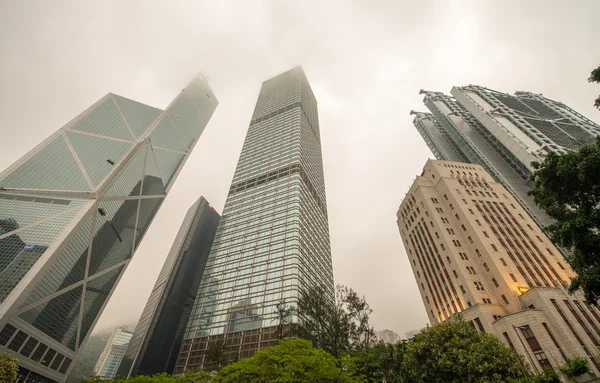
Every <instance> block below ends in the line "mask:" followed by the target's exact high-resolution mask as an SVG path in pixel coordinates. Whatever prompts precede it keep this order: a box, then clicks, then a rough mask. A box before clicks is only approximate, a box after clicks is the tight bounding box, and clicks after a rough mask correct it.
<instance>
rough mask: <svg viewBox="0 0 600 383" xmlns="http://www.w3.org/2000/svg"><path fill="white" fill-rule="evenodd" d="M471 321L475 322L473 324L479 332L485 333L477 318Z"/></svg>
mask: <svg viewBox="0 0 600 383" xmlns="http://www.w3.org/2000/svg"><path fill="white" fill-rule="evenodd" d="M473 320H474V321H475V324H476V325H477V328H478V329H479V331H481V332H485V329H484V328H483V324H481V320H479V318H475V319H473Z"/></svg>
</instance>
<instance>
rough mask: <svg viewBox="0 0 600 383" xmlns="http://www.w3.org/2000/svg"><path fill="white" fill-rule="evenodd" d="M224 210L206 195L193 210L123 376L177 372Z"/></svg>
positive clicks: (137, 333)
mask: <svg viewBox="0 0 600 383" xmlns="http://www.w3.org/2000/svg"><path fill="white" fill-rule="evenodd" d="M219 219H220V216H219V214H218V213H217V212H216V211H215V209H214V208H213V207H212V206H210V204H209V203H208V201H207V200H206V199H205V198H204V197H200V198H199V199H198V200H197V201H196V202H195V203H194V204H193V205H192V206H191V207H190V208H189V210H188V212H187V214H186V215H185V218H184V219H183V223H182V224H181V227H180V228H179V232H178V233H177V236H176V237H175V241H174V242H173V245H172V246H171V250H170V251H169V254H168V255H167V259H166V260H165V263H164V265H163V268H162V270H161V271H160V274H159V275H158V278H157V280H156V283H155V284H154V288H153V289H152V292H151V294H150V297H149V298H148V302H147V303H146V306H145V307H144V311H143V312H142V315H141V317H140V320H139V322H138V324H137V326H136V329H135V333H134V335H133V339H132V340H131V342H130V343H129V347H128V349H127V353H126V354H125V357H124V358H123V361H122V362H121V367H119V376H122V377H128V376H136V375H154V374H157V373H160V372H167V373H169V374H172V373H173V370H174V368H175V363H176V362H177V355H178V354H179V349H180V348H181V342H182V341H183V335H184V332H185V328H186V326H187V323H188V320H189V318H190V313H191V309H192V307H193V305H194V298H195V297H196V293H197V292H198V286H199V285H200V279H201V278H202V274H203V273H204V268H205V266H206V262H207V260H208V254H209V253H210V248H211V246H212V243H213V239H214V237H215V233H216V231H217V225H218V224H219Z"/></svg>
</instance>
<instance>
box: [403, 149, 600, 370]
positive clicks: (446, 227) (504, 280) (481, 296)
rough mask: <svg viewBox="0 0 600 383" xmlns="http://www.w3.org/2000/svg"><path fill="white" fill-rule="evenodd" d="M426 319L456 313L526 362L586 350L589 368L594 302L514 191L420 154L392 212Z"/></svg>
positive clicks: (594, 348)
mask: <svg viewBox="0 0 600 383" xmlns="http://www.w3.org/2000/svg"><path fill="white" fill-rule="evenodd" d="M397 217H398V228H399V230H400V235H401V237H402V240H403V242H404V247H405V248H406V253H407V255H408V259H409V261H410V265H411V267H412V269H413V273H414V276H415V279H416V282H417V284H418V287H419V291H420V293H421V297H422V299H423V303H424V304H425V308H426V311H427V314H428V316H429V320H430V321H431V323H432V324H435V323H440V322H443V321H445V320H448V319H449V318H453V317H455V316H457V314H459V313H460V316H461V317H462V318H463V319H464V320H466V321H470V322H471V323H472V324H473V326H474V328H475V329H477V330H478V331H480V332H487V333H490V334H493V335H495V336H497V337H498V338H499V339H500V340H501V341H503V342H505V343H506V344H507V345H509V346H510V347H513V348H514V349H516V350H517V351H518V352H519V353H520V354H522V355H523V356H524V357H525V360H527V361H528V362H529V363H530V364H531V366H532V367H533V369H534V370H538V371H542V370H543V369H546V368H550V369H554V370H555V371H556V370H557V368H558V367H559V366H560V365H562V364H564V363H565V361H566V359H567V358H572V357H575V356H580V357H584V358H587V359H588V361H589V365H590V368H591V369H592V371H594V372H595V373H596V374H598V373H599V372H600V366H599V363H598V360H597V359H596V355H597V354H598V346H600V310H599V309H598V308H597V307H595V306H591V305H588V304H587V303H586V301H585V299H584V297H583V295H582V294H581V293H580V292H577V293H574V294H570V293H569V292H568V287H569V284H570V282H571V280H572V278H573V277H574V276H575V273H574V272H573V270H572V269H571V268H570V267H569V265H568V264H566V263H565V261H564V258H563V257H562V255H561V254H560V253H559V252H558V250H557V249H556V247H554V245H553V244H552V242H551V241H550V240H549V239H548V238H547V237H546V235H545V234H544V232H543V231H542V230H541V229H540V228H539V226H537V225H536V223H535V222H534V221H533V220H532V219H531V217H530V216H529V215H528V214H527V213H526V212H525V210H524V209H523V207H521V205H520V204H519V203H518V201H517V200H516V199H515V198H514V197H513V196H512V195H511V194H510V193H509V192H508V191H507V190H506V188H504V187H503V186H502V185H501V184H499V183H498V182H496V181H495V180H494V179H493V178H492V177H491V175H490V174H488V173H487V172H486V171H485V170H484V168H483V167H482V166H480V165H476V164H467V163H460V162H450V161H432V160H430V161H428V162H427V164H426V165H425V167H424V169H423V173H422V174H421V175H420V176H418V177H417V179H416V180H415V182H414V183H413V185H412V186H411V188H410V190H409V191H408V193H407V194H406V196H405V198H404V200H403V201H402V204H401V205H400V208H399V210H398V213H397Z"/></svg>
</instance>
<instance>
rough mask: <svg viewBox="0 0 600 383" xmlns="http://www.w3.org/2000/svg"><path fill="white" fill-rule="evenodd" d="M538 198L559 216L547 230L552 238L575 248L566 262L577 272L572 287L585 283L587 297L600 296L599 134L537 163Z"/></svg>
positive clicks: (594, 300)
mask: <svg viewBox="0 0 600 383" xmlns="http://www.w3.org/2000/svg"><path fill="white" fill-rule="evenodd" d="M533 165H534V167H535V172H534V174H533V176H532V181H533V183H534V188H533V189H532V190H531V191H530V194H531V195H532V196H533V197H534V199H535V202H536V203H537V204H538V205H539V206H540V207H541V208H542V209H544V210H545V211H546V213H548V215H549V216H550V217H552V218H554V219H555V220H556V222H555V223H554V224H552V225H550V226H548V227H547V228H546V229H547V231H548V233H549V234H550V236H551V238H552V240H553V241H554V243H556V244H558V245H560V246H563V247H565V248H567V249H569V250H571V253H570V254H568V255H567V257H566V259H567V262H568V263H569V264H570V265H571V267H572V268H573V270H574V271H575V272H576V273H577V275H578V277H576V278H575V279H574V280H573V282H572V284H571V291H575V290H577V289H579V288H581V289H582V290H583V292H584V294H585V297H586V300H587V301H588V302H590V303H597V301H598V298H600V257H599V256H598V254H600V138H597V139H596V144H595V145H587V146H583V147H582V148H581V149H579V150H578V151H573V152H569V153H566V154H563V155H557V154H555V153H550V154H549V155H548V157H546V159H545V160H544V162H542V163H534V164H533Z"/></svg>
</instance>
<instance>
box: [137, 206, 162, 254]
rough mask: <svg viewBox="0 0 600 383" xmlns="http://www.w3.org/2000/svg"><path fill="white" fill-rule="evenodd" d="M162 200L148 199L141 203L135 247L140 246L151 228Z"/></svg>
mask: <svg viewBox="0 0 600 383" xmlns="http://www.w3.org/2000/svg"><path fill="white" fill-rule="evenodd" d="M162 201H163V199H162V198H147V199H143V200H141V202H140V215H139V217H138V226H137V234H136V237H135V247H136V248H137V246H138V245H139V244H140V242H141V240H142V238H143V237H144V234H145V233H146V231H147V230H148V227H149V226H150V222H152V219H153V218H154V216H155V215H156V212H157V211H158V208H160V205H161V204H162Z"/></svg>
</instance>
